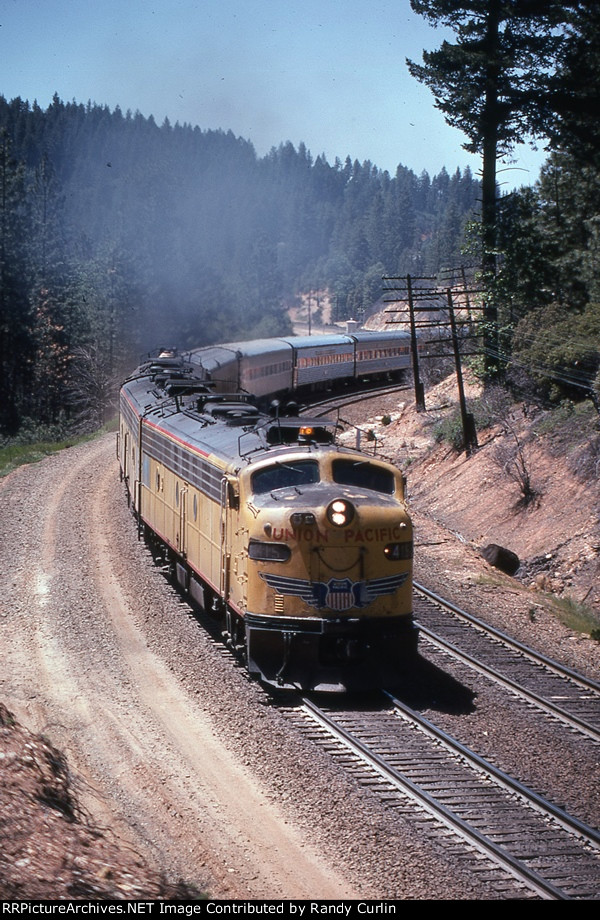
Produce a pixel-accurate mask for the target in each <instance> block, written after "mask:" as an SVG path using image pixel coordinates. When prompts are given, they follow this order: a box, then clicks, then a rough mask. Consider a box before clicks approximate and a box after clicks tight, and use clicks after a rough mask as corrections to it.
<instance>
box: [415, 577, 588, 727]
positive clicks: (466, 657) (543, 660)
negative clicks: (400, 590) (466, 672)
mask: <svg viewBox="0 0 600 920" xmlns="http://www.w3.org/2000/svg"><path fill="white" fill-rule="evenodd" d="M414 590H415V601H416V603H415V615H416V619H417V621H418V623H419V627H420V630H421V640H422V641H425V642H426V643H429V644H430V645H432V646H434V647H435V648H437V649H438V650H440V651H441V652H442V653H443V654H444V655H445V656H450V657H452V658H454V659H457V660H460V661H462V662H463V663H464V664H465V665H467V667H469V668H470V669H472V670H474V671H476V672H478V673H479V674H482V675H484V676H485V677H486V678H488V679H489V680H491V681H493V682H495V683H497V684H500V685H501V686H503V687H505V688H506V689H508V690H509V691H510V692H511V693H513V694H514V695H516V696H518V697H520V698H521V699H523V700H524V701H525V702H527V703H528V704H529V705H533V706H535V707H536V708H537V709H539V710H541V711H542V712H544V713H546V714H547V715H549V716H551V717H552V718H553V719H555V720H558V721H559V722H561V723H562V724H563V725H565V726H568V727H569V728H571V729H572V730H574V731H576V732H579V733H580V734H582V735H584V736H586V737H587V738H590V739H592V740H593V741H595V742H600V684H599V683H597V682H596V681H594V680H592V679H589V678H586V677H585V676H583V675H581V674H577V673H576V672H574V671H572V670H571V669H569V668H567V667H564V666H563V665H561V664H559V663H558V662H556V661H553V660H552V659H550V658H548V657H546V656H544V655H541V654H540V653H538V652H536V651H534V650H533V649H531V648H529V647H527V646H525V645H523V644H522V643H520V642H518V641H517V640H515V639H513V638H512V637H511V636H508V635H507V634H506V633H503V632H501V631H500V630H498V629H495V628H494V627H492V626H489V625H488V624H487V623H484V622H483V621H482V620H481V619H479V618H477V617H476V616H474V615H472V614H470V613H468V612H467V611H465V610H461V609H460V608H459V607H457V606H456V605H454V604H451V603H450V602H449V601H446V600H444V599H443V598H441V597H439V596H438V595H436V594H434V593H433V592H432V591H429V590H428V589H427V588H425V587H424V586H423V585H420V584H418V583H415V585H414Z"/></svg>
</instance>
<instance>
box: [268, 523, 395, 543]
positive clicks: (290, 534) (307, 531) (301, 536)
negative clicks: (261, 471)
mask: <svg viewBox="0 0 600 920" xmlns="http://www.w3.org/2000/svg"><path fill="white" fill-rule="evenodd" d="M338 533H339V532H334V531H323V530H315V529H314V528H313V527H302V528H300V529H290V528H289V527H274V528H273V532H272V534H271V539H273V540H281V541H284V542H285V543H290V542H291V541H292V540H295V541H296V542H297V543H329V542H330V540H329V538H330V536H332V535H333V536H338ZM341 535H342V534H340V536H341ZM403 537H406V532H405V529H404V528H403V527H400V526H399V525H396V526H394V527H364V528H361V529H358V530H357V529H356V528H354V527H349V528H348V529H347V530H344V531H343V542H344V543H389V542H390V541H392V540H394V541H397V540H401V539H402V538H403Z"/></svg>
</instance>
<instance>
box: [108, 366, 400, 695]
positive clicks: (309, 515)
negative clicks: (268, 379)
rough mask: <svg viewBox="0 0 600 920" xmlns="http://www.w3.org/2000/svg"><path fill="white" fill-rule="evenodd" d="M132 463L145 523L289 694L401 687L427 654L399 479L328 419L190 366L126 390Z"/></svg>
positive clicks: (152, 373) (258, 670) (231, 632)
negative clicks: (291, 409) (279, 406)
mask: <svg viewBox="0 0 600 920" xmlns="http://www.w3.org/2000/svg"><path fill="white" fill-rule="evenodd" d="M118 451H119V459H120V465H121V471H122V475H123V477H124V478H125V481H126V484H127V489H128V493H129V496H130V499H131V501H132V503H133V508H134V512H135V514H136V516H137V517H138V520H139V522H140V526H141V527H142V528H143V529H144V530H145V531H146V532H147V534H148V535H150V537H151V538H152V540H154V541H159V542H160V544H161V545H162V547H163V548H164V550H165V552H166V553H167V555H168V557H169V559H170V562H171V564H172V568H173V571H174V572H175V574H176V577H177V580H178V581H179V583H180V584H181V585H182V586H183V587H184V588H185V589H186V590H187V591H188V592H189V593H190V595H191V596H192V597H193V598H194V599H195V600H196V601H197V602H199V603H200V604H201V605H202V606H203V607H204V608H205V609H207V610H211V611H212V612H213V613H214V614H215V615H217V616H219V617H220V618H222V623H223V631H224V633H225V635H226V637H227V639H228V642H229V644H231V645H232V646H233V647H234V648H235V649H236V650H237V651H238V652H239V653H240V654H241V656H242V657H243V658H244V660H245V663H246V666H247V668H248V670H249V672H250V673H251V674H253V675H255V676H257V677H259V678H260V679H261V680H263V681H265V682H266V683H268V684H271V685H273V686H275V687H284V688H294V689H296V688H301V689H304V690H343V689H365V688H372V687H377V686H387V685H390V684H393V683H394V682H396V681H397V680H398V678H399V677H400V676H401V674H402V671H403V667H404V665H405V664H407V663H408V662H410V661H411V660H412V658H413V657H414V655H415V653H416V647H417V630H416V627H415V625H414V623H413V619H412V555H413V542H412V541H413V538H412V525H411V520H410V517H409V514H408V510H407V507H406V502H405V494H404V480H403V477H402V475H401V474H400V472H399V471H398V470H397V469H396V468H395V467H394V466H392V465H391V464H388V463H385V462H383V461H380V460H379V459H376V458H374V457H372V456H370V455H366V454H364V453H362V452H360V451H358V450H354V449H349V448H344V447H341V446H338V445H337V444H336V425H335V423H333V422H328V421H326V420H323V419H316V420H312V421H311V419H309V418H306V417H304V416H297V415H294V416H287V415H285V414H282V413H281V412H280V411H278V412H277V413H275V414H264V413H262V412H260V411H259V410H258V409H257V408H256V407H255V406H254V405H253V403H252V402H251V401H250V400H249V399H248V398H246V397H244V396H242V395H240V394H239V393H237V394H234V395H233V396H232V395H229V394H226V393H219V394H216V393H214V391H211V390H210V389H209V388H207V387H206V384H205V382H203V381H202V380H201V379H200V377H199V376H198V368H197V365H196V364H195V363H192V362H190V359H189V356H187V357H169V356H163V357H161V358H158V359H155V360H150V361H148V362H147V363H146V364H145V365H142V366H141V367H140V368H138V370H137V371H136V372H135V373H134V374H133V375H132V376H131V377H130V378H129V379H128V380H127V381H126V382H125V384H124V385H123V388H122V390H121V419H120V432H119V445H118Z"/></svg>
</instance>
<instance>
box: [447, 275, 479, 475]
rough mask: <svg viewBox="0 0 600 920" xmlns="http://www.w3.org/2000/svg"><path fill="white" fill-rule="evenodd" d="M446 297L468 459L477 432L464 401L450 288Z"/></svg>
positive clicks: (474, 446)
mask: <svg viewBox="0 0 600 920" xmlns="http://www.w3.org/2000/svg"><path fill="white" fill-rule="evenodd" d="M446 295H447V297H448V313H449V315H450V332H451V335H452V349H453V351H454V363H455V366H456V383H457V387H458V402H459V405H460V418H461V422H462V430H463V444H464V448H465V452H466V454H467V457H470V456H471V454H472V452H473V450H475V449H476V448H477V447H478V446H479V445H478V444H477V431H476V429H475V419H474V417H473V413H472V412H468V411H467V401H466V399H465V387H464V382H463V375H462V367H461V363H460V349H459V344H458V335H457V332H456V319H455V316H454V304H453V302H452V291H451V290H450V288H448V290H447V291H446Z"/></svg>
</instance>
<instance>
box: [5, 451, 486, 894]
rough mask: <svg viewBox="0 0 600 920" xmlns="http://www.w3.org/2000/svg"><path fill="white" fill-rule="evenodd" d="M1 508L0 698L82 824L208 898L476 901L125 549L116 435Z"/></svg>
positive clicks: (17, 489) (73, 454)
mask: <svg viewBox="0 0 600 920" xmlns="http://www.w3.org/2000/svg"><path fill="white" fill-rule="evenodd" d="M0 499H1V501H2V518H1V523H0V539H1V541H2V547H3V559H4V565H3V571H2V575H1V588H2V591H1V595H0V596H1V597H2V606H1V608H0V643H1V647H2V658H3V661H4V668H3V672H2V673H1V674H0V701H2V702H3V703H4V704H5V705H6V706H7V707H8V708H9V709H10V710H11V711H13V712H14V713H15V715H16V716H17V718H18V719H19V720H20V721H21V722H22V723H23V724H24V725H26V726H27V727H29V728H30V729H32V730H34V731H42V732H43V733H44V734H45V736H46V737H48V738H49V739H50V741H51V742H52V743H53V744H55V745H56V746H57V747H59V748H60V749H62V750H63V751H64V753H65V754H66V756H67V758H68V761H69V764H70V766H71V769H72V771H73V772H74V774H75V775H76V776H77V777H78V785H79V795H80V798H81V799H82V802H83V805H84V807H85V808H86V809H87V811H88V812H89V813H90V814H91V815H92V817H93V819H94V820H95V821H97V822H98V823H99V824H101V825H102V826H105V827H108V828H111V830H112V831H113V832H114V834H116V835H117V836H118V837H119V838H120V839H121V840H123V841H124V842H125V843H126V844H128V845H130V846H132V847H133V848H135V850H136V851H137V852H140V853H142V854H143V855H144V857H145V858H146V859H147V860H149V861H150V862H151V863H152V864H153V865H157V866H158V867H159V868H161V869H162V870H164V871H165V872H166V873H167V874H168V875H169V876H170V877H171V878H173V879H175V878H183V879H185V880H187V881H190V882H193V883H195V884H196V885H198V886H200V887H201V888H203V889H204V890H206V891H208V892H209V893H210V895H211V896H212V897H215V898H327V899H340V898H363V899H377V898H405V899H426V898H429V899H436V898H455V899H462V898H467V899H476V898H485V897H486V896H489V892H488V891H487V889H486V886H485V882H482V881H479V880H477V879H474V878H472V877H471V876H469V875H467V874H464V875H463V871H462V870H461V868H460V866H458V867H457V865H453V864H452V861H451V857H449V856H447V855H446V854H445V852H443V851H441V850H440V851H438V850H437V848H436V846H435V845H434V844H432V843H429V842H427V840H426V839H424V838H422V837H421V836H420V835H419V833H418V830H417V829H416V828H415V827H414V826H411V825H409V824H406V823H405V822H404V819H403V818H402V817H398V816H397V814H396V815H393V814H391V812H389V811H388V810H386V809H385V807H384V806H383V805H382V804H381V803H380V802H378V800H377V799H376V798H375V796H373V795H371V794H370V793H368V792H365V790H364V789H362V788H361V787H359V786H358V785H357V784H356V783H355V782H354V780H353V779H352V778H351V777H349V776H347V775H344V774H342V773H341V771H340V770H339V769H336V768H335V767H334V766H333V765H332V763H331V760H330V758H329V757H328V755H327V754H326V752H323V751H320V750H319V749H318V748H316V747H315V746H314V745H312V744H310V743H309V742H307V741H306V740H304V739H302V738H301V737H300V736H299V735H297V734H296V732H295V731H294V730H293V728H292V727H291V726H290V723H289V721H287V720H286V719H285V718H284V716H283V715H282V714H281V712H280V711H278V709H277V707H275V706H272V705H271V704H270V700H269V697H268V696H267V695H266V694H265V693H264V692H263V691H262V689H261V688H260V687H259V686H258V685H256V684H254V683H252V682H250V681H249V680H248V679H247V677H246V675H245V673H244V672H243V670H242V669H239V668H236V667H234V666H233V665H232V663H231V660H230V659H229V658H228V657H226V656H225V655H224V654H223V652H222V651H221V650H220V649H219V647H218V646H215V645H214V644H213V643H212V642H211V640H210V639H209V638H208V637H207V636H206V634H205V633H204V632H203V631H202V629H201V628H200V627H199V625H198V624H197V622H196V621H195V620H194V619H193V617H191V616H190V614H189V612H188V610H187V607H186V605H185V604H183V603H182V601H181V600H180V599H179V597H178V596H177V594H176V593H175V592H174V591H173V590H172V589H171V588H170V587H169V586H168V585H167V584H166V583H165V581H164V579H163V578H162V577H161V576H160V574H159V572H158V570H157V569H156V568H155V567H154V566H153V564H152V560H151V558H150V556H149V554H148V552H147V550H146V549H145V547H144V546H143V544H142V543H139V542H138V541H137V539H136V528H135V525H134V521H133V519H132V517H131V515H130V514H129V511H128V509H127V506H126V502H125V499H124V492H123V489H122V486H121V484H120V483H119V475H118V466H117V462H116V458H115V450H114V436H112V435H108V436H104V437H102V438H100V439H98V440H95V441H92V442H90V443H88V444H85V445H81V446H79V447H75V448H71V449H69V450H66V451H63V452H62V453H60V454H56V455H54V456H52V457H49V458H47V459H45V460H44V461H42V462H40V463H38V464H36V465H33V466H29V467H22V468H20V469H18V470H16V471H15V472H14V473H12V474H10V475H9V476H8V477H6V478H5V479H3V480H2V481H0Z"/></svg>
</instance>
